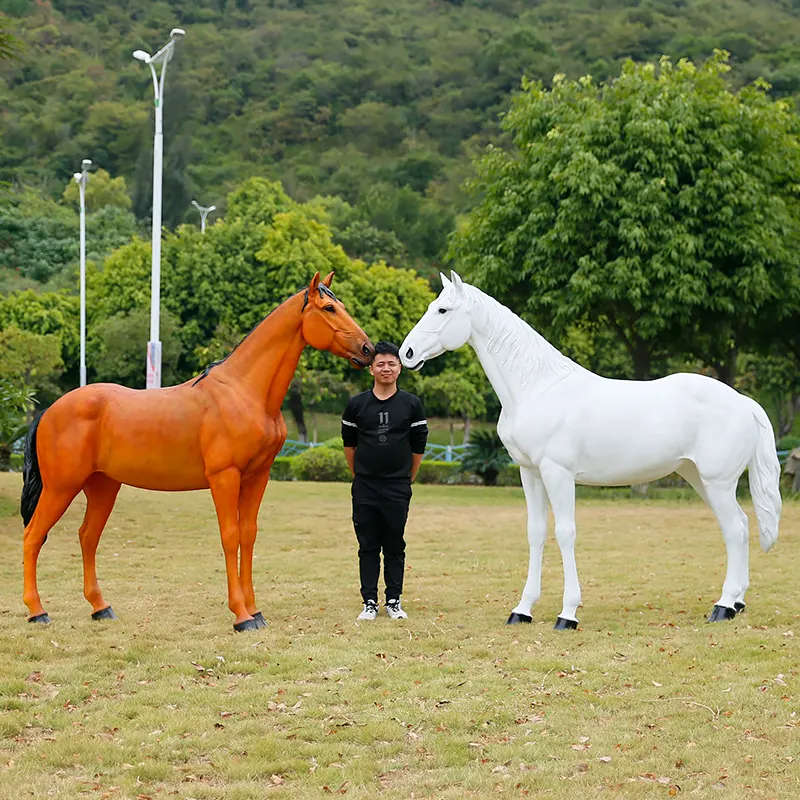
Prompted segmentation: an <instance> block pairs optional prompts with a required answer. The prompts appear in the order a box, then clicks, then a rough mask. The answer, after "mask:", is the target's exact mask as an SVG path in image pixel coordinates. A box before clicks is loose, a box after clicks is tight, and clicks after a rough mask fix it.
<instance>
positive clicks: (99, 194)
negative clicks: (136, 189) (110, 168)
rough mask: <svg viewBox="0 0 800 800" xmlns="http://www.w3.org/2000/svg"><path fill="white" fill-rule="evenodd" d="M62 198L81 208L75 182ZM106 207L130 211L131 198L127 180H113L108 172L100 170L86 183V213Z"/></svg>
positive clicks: (78, 190)
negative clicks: (126, 183)
mask: <svg viewBox="0 0 800 800" xmlns="http://www.w3.org/2000/svg"><path fill="white" fill-rule="evenodd" d="M62 198H63V200H64V202H66V203H69V204H70V205H72V206H74V207H75V208H79V205H80V189H79V187H78V184H77V183H76V182H75V181H74V180H71V181H70V182H69V183H68V184H67V188H66V189H64V194H63V195H62ZM106 206H113V207H115V208H121V209H124V210H125V211H128V210H130V207H131V198H130V197H129V196H128V188H127V186H126V185H125V178H123V177H122V176H120V177H118V178H112V177H111V175H109V174H108V172H107V171H106V170H104V169H98V170H97V171H95V172H92V173H91V174H90V175H89V180H88V181H87V182H86V212H87V213H91V212H93V211H99V210H100V209H101V208H105V207H106Z"/></svg>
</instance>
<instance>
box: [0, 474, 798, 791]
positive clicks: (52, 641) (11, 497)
mask: <svg viewBox="0 0 800 800" xmlns="http://www.w3.org/2000/svg"><path fill="white" fill-rule="evenodd" d="M18 492H19V476H14V475H2V476H0V509H6V510H8V509H9V508H11V507H12V506H13V503H14V502H15V500H16V497H17V496H18ZM4 499H5V501H6V502H3V500H4ZM81 513H82V506H81V504H80V503H77V502H76V505H75V507H74V508H73V509H72V510H71V511H70V512H69V513H68V515H67V516H66V517H65V519H64V520H63V521H62V522H61V523H60V524H59V525H58V526H57V528H56V529H55V530H54V531H53V532H52V533H51V535H50V539H49V541H48V542H47V544H46V545H45V548H44V550H43V553H42V558H41V560H40V589H41V592H42V597H43V600H44V603H45V608H46V609H47V610H48V612H49V613H50V615H51V617H52V618H53V624H52V625H50V626H49V627H47V628H43V627H34V626H31V625H28V624H27V623H26V622H25V609H24V606H23V605H22V602H21V600H20V596H21V590H22V587H21V531H22V524H21V521H20V519H19V517H18V516H5V517H3V518H1V519H0V541H1V542H2V545H3V552H4V553H5V558H4V559H3V560H2V562H0V587H2V588H0V659H1V660H2V668H0V708H2V714H1V715H0V737H2V744H1V745H0V797H3V798H21V797H36V798H39V797H55V798H80V797H99V798H102V797H106V798H148V797H150V798H156V797H167V796H177V797H181V798H197V799H198V800H201V799H202V800H206V799H209V800H210V799H211V798H225V799H226V800H229V799H230V800H236V799H238V798H241V799H242V800H244V799H245V798H246V799H247V800H250V799H251V798H263V797H267V796H272V795H273V794H274V795H275V796H285V797H316V796H319V797H324V796H328V795H330V794H333V795H336V794H342V795H346V796H348V797H352V798H372V797H374V796H375V794H376V793H377V792H378V791H380V792H381V794H382V796H383V797H386V798H409V797H416V798H422V797H430V798H463V797H489V796H495V795H501V796H509V797H518V796H530V797H537V798H557V799H558V800H561V799H562V798H563V799H564V800H566V799H567V798H569V799H570V800H572V799H573V798H586V797H590V796H593V795H594V794H597V793H600V792H602V793H608V794H613V795H614V796H618V797H622V798H643V797H671V796H688V797H723V798H726V799H728V800H730V799H738V798H787V800H788V799H789V798H797V797H800V779H799V778H798V773H800V770H798V761H800V752H799V751H800V731H798V721H799V717H800V709H798V702H797V698H798V679H799V678H800V657H799V656H798V643H797V639H798V638H800V601H798V593H797V575H798V573H799V572H800V570H799V568H800V556H798V535H797V532H798V529H800V506H798V505H797V504H793V505H792V504H788V505H787V507H786V511H785V515H784V522H783V525H782V531H781V539H780V540H779V542H778V545H777V547H776V550H775V551H774V552H773V553H772V554H770V555H769V556H765V555H764V554H763V553H761V551H760V550H759V549H758V546H757V543H756V542H757V538H756V534H755V532H754V533H753V547H752V588H751V590H750V592H749V594H748V598H747V599H748V610H747V613H746V614H745V615H744V616H742V617H739V618H737V619H736V620H735V621H733V622H732V623H727V624H719V625H715V626H708V625H705V624H704V623H703V620H704V619H705V616H706V615H707V613H708V612H709V611H710V610H711V607H712V605H713V603H714V602H715V600H716V599H717V598H718V595H719V591H720V586H721V582H722V578H723V575H724V548H723V545H722V540H721V535H720V534H719V532H718V530H717V528H716V523H715V522H714V520H713V517H712V516H711V514H710V512H709V511H708V510H707V509H705V507H704V506H703V505H702V504H700V503H699V502H698V503H682V504H666V503H662V502H641V501H640V502H627V503H609V502H599V501H591V502H589V501H586V502H581V503H580V505H579V512H578V525H579V534H578V550H577V555H578V564H579V569H580V570H581V578H582V582H583V590H584V608H583V609H582V610H581V612H580V617H581V629H580V630H578V631H577V632H576V633H573V634H570V633H564V632H557V631H553V630H552V624H553V622H554V621H555V617H556V615H557V613H558V611H559V610H560V606H561V602H560V601H561V588H562V587H561V567H560V557H559V554H558V549H557V547H556V546H555V543H554V542H553V540H552V538H551V540H550V541H549V542H548V545H547V548H546V551H545V566H544V594H543V596H542V599H541V601H540V603H539V605H538V607H537V609H536V610H535V620H534V623H533V624H532V625H530V626H515V627H510V628H509V627H505V626H504V624H503V623H504V621H505V618H506V616H507V615H508V612H509V611H510V610H511V608H512V607H513V606H514V605H515V603H516V601H517V597H518V594H519V592H520V591H521V589H522V585H523V582H524V577H525V574H526V571H527V542H526V540H525V534H524V503H523V499H522V493H521V491H520V490H517V489H494V490H492V489H484V488H480V487H439V486H421V487H417V488H415V497H414V504H413V507H412V514H411V520H410V523H409V533H408V540H409V554H408V562H407V567H408V572H407V584H406V595H405V598H404V599H405V602H404V605H405V606H406V607H407V609H408V611H409V613H410V615H411V619H410V620H408V622H400V623H396V622H391V621H390V620H388V619H387V618H386V617H385V616H381V617H380V618H379V619H378V620H377V621H376V622H374V623H371V624H361V625H357V624H355V622H354V617H355V616H356V614H357V613H358V610H359V597H358V591H357V570H356V546H355V537H354V535H353V533H352V530H351V527H350V522H349V489H348V487H347V486H344V485H340V484H339V485H336V484H329V485H324V484H293V483H283V484H272V485H271V486H270V487H269V489H268V492H267V498H266V500H265V503H264V506H263V508H262V514H261V521H262V533H261V535H260V538H259V543H258V546H257V551H256V561H255V568H256V575H257V583H256V589H257V591H258V592H259V595H258V596H259V600H260V603H261V609H262V611H263V612H264V615H265V616H266V618H267V619H268V620H269V623H270V627H269V628H267V629H266V630H263V631H259V632H258V633H257V634H234V633H233V631H232V628H231V624H232V616H231V615H230V614H229V612H228V611H227V608H226V595H225V575H224V569H223V559H222V552H221V547H220V544H219V535H218V532H217V528H216V523H215V519H214V513H213V507H212V504H211V500H210V497H209V496H208V494H207V493H202V492H198V493H189V494H175V495H170V494H155V493H146V492H140V491H136V490H131V489H123V491H122V493H121V495H120V499H119V502H118V504H117V508H116V510H115V512H114V514H113V515H112V518H111V520H110V523H109V526H108V529H107V531H106V533H105V535H104V538H103V540H102V541H101V545H100V551H99V573H100V579H101V583H102V586H103V589H104V592H105V594H106V597H107V598H108V599H109V601H110V602H111V603H112V604H113V606H114V609H115V610H116V612H117V614H118V615H119V616H120V621H119V622H118V623H96V622H92V621H91V620H90V617H89V612H90V608H89V605H88V604H87V603H86V602H85V601H84V600H83V597H82V594H81V591H82V579H81V571H80V564H81V561H80V549H79V546H78V542H77V536H76V531H77V527H78V524H79V520H80V516H81Z"/></svg>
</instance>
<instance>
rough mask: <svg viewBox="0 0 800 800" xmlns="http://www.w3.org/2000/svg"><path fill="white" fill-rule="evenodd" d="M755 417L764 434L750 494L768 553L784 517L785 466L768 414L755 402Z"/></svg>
mask: <svg viewBox="0 0 800 800" xmlns="http://www.w3.org/2000/svg"><path fill="white" fill-rule="evenodd" d="M753 405H754V406H755V407H754V408H753V416H754V417H755V418H756V422H757V423H758V427H759V428H760V433H759V437H758V444H757V445H756V450H755V453H753V458H752V459H751V460H750V464H749V467H750V494H751V496H752V498H753V506H754V507H755V510H756V519H757V520H758V534H759V538H760V539H761V549H762V550H763V551H764V552H765V553H768V552H769V550H770V548H771V547H772V545H774V544H775V542H776V541H777V540H778V522H779V521H780V518H781V507H782V505H783V504H782V502H781V490H780V480H781V465H780V462H779V461H778V455H777V453H776V451H775V434H774V433H773V432H772V423H771V422H770V421H769V417H768V416H767V412H766V411H764V409H763V408H761V406H760V405H759V404H758V403H756V402H755V401H753Z"/></svg>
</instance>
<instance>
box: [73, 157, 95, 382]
mask: <svg viewBox="0 0 800 800" xmlns="http://www.w3.org/2000/svg"><path fill="white" fill-rule="evenodd" d="M91 166H92V162H91V161H90V160H89V159H88V158H84V159H83V161H81V171H80V172H76V173H75V174H74V175H73V176H72V177H73V178H74V179H75V183H77V184H78V191H79V192H80V196H81V366H80V381H81V386H86V182H87V181H88V180H89V167H91Z"/></svg>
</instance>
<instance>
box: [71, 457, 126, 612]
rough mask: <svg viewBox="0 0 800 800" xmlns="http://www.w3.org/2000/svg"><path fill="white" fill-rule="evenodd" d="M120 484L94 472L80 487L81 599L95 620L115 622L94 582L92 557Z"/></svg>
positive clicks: (93, 557) (95, 573)
mask: <svg viewBox="0 0 800 800" xmlns="http://www.w3.org/2000/svg"><path fill="white" fill-rule="evenodd" d="M120 485H121V484H120V483H119V482H118V481H115V480H112V479H111V478H109V477H108V476H106V475H103V474H102V473H100V472H95V473H94V475H92V476H91V477H90V478H89V480H88V481H86V484H85V485H84V487H83V493H84V494H85V495H86V514H85V515H84V517H83V524H82V525H81V529H80V533H79V537H80V542H81V553H82V555H83V596H84V597H85V598H86V599H87V600H88V601H89V602H90V603H91V604H92V612H93V613H92V616H93V617H94V618H95V619H116V617H115V616H114V612H113V611H112V610H111V606H110V605H109V604H108V603H107V602H106V601H105V600H104V599H103V593H102V592H101V591H100V585H99V584H98V583H97V569H96V566H95V554H96V553H97V545H98V543H99V542H100V536H101V535H102V534H103V529H104V528H105V526H106V522H108V517H109V515H110V514H111V510H112V509H113V508H114V503H115V502H116V499H117V494H118V493H119V487H120ZM101 612H103V613H101Z"/></svg>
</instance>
